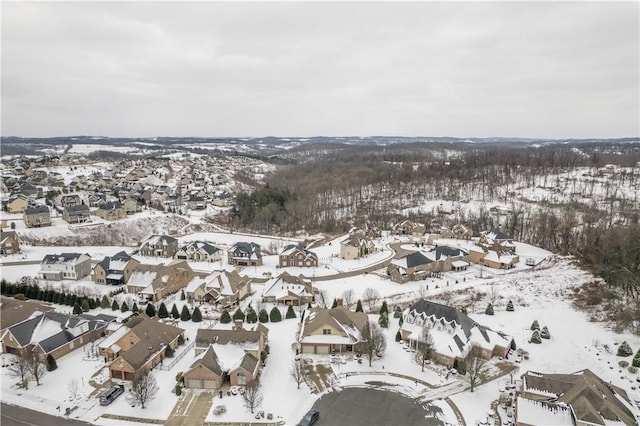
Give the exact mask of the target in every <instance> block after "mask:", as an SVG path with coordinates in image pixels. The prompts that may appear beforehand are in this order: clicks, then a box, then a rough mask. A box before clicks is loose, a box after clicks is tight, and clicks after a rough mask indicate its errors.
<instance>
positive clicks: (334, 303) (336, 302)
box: [331, 299, 338, 309]
mask: <svg viewBox="0 0 640 426" xmlns="http://www.w3.org/2000/svg"><path fill="white" fill-rule="evenodd" d="M337 307H338V300H337V299H333V303H332V304H331V309H333V308H337Z"/></svg>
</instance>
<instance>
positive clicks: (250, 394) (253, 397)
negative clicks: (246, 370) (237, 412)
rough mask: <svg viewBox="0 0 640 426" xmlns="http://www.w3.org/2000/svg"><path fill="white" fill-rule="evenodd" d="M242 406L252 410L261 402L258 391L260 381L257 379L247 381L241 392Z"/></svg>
mask: <svg viewBox="0 0 640 426" xmlns="http://www.w3.org/2000/svg"><path fill="white" fill-rule="evenodd" d="M242 401H243V402H244V406H245V407H247V408H248V409H249V411H251V413H252V414H253V411H254V410H255V409H256V408H257V407H258V406H260V404H262V392H260V383H258V381H257V380H254V381H252V382H249V383H247V385H246V386H245V387H244V393H243V394H242Z"/></svg>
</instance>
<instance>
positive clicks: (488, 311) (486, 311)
mask: <svg viewBox="0 0 640 426" xmlns="http://www.w3.org/2000/svg"><path fill="white" fill-rule="evenodd" d="M484 313H485V314H486V315H493V305H492V304H491V303H489V304H488V305H487V309H485V311H484Z"/></svg>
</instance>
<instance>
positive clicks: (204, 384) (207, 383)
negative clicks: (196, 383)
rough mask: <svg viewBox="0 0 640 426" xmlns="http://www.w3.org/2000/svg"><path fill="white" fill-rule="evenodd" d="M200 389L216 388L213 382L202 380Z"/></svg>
mask: <svg viewBox="0 0 640 426" xmlns="http://www.w3.org/2000/svg"><path fill="white" fill-rule="evenodd" d="M202 387H203V388H204V389H215V388H216V382H215V380H203V381H202Z"/></svg>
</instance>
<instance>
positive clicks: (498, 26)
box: [1, 1, 640, 138]
mask: <svg viewBox="0 0 640 426" xmlns="http://www.w3.org/2000/svg"><path fill="white" fill-rule="evenodd" d="M1 12H2V135H3V136H10V135H14V136H65V135H104V136H132V137H143V136H268V135H273V136H314V135H330V136H337V135H361V136H366V135H404V136H457V137H471V136H479V137H488V136H505V137H507V136H520V137H542V138H569V137H574V138H587V137H624V136H638V135H639V134H640V129H639V128H640V106H639V105H640V100H639V99H640V88H639V84H640V83H639V82H640V71H639V64H640V34H639V13H640V3H639V2H637V1H631V2H618V3H612V2H548V3H542V2H531V3H527V2H512V3H506V2H469V3H467V2H410V3H391V2H388V3H381V2H374V3H363V2H354V3H329V2H316V3H309V2H281V3H271V2H257V3H247V2H240V3H238V2H236V3H227V2H225V3H223V2H194V3H184V2H123V3H115V2H69V3H60V2H2V11H1Z"/></svg>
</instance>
